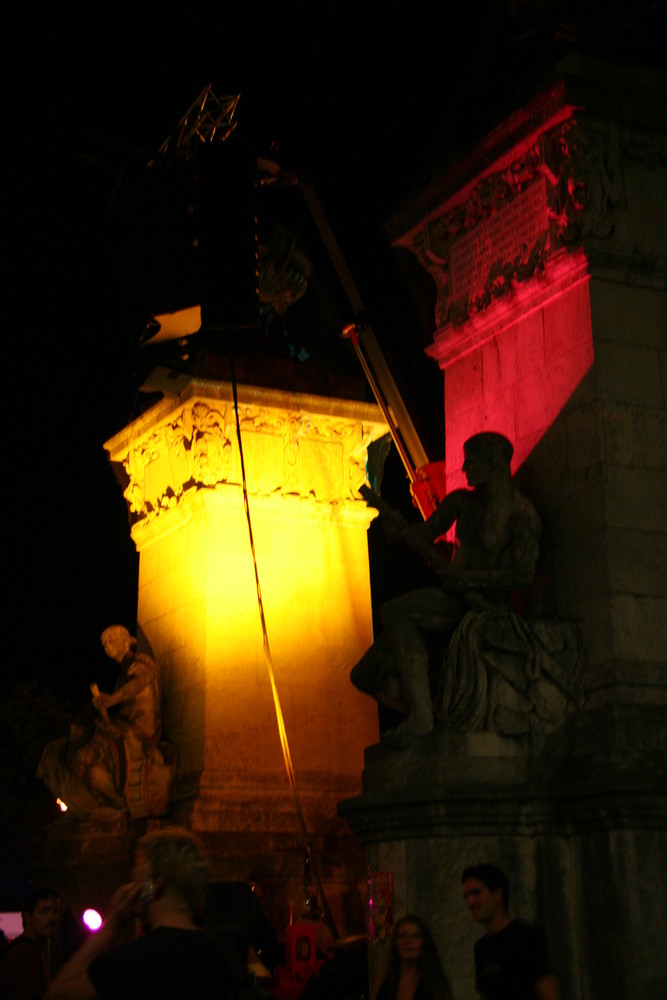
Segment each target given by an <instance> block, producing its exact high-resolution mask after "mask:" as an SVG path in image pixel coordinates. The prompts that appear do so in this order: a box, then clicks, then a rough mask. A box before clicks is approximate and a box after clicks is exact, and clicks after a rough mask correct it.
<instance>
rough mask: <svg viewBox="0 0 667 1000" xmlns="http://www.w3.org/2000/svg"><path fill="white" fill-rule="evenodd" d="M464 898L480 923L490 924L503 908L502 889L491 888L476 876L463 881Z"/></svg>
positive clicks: (471, 912)
mask: <svg viewBox="0 0 667 1000" xmlns="http://www.w3.org/2000/svg"><path fill="white" fill-rule="evenodd" d="M463 898H464V899H465V901H466V906H467V907H468V910H469V911H470V915H471V916H472V918H473V920H475V921H476V922H477V923H478V924H490V923H491V921H492V920H493V918H494V917H495V916H496V914H497V913H498V911H499V910H502V909H503V894H502V890H501V889H489V887H488V886H486V885H484V883H483V882H480V881H479V880H478V879H476V878H469V879H466V881H465V882H464V883H463Z"/></svg>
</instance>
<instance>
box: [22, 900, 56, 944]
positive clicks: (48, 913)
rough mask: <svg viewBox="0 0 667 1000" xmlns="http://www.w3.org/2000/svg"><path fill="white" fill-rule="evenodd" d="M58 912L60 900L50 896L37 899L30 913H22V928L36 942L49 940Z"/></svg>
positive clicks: (40, 942)
mask: <svg viewBox="0 0 667 1000" xmlns="http://www.w3.org/2000/svg"><path fill="white" fill-rule="evenodd" d="M59 913H60V901H59V900H58V899H57V898H56V897H55V896H52V897H50V898H48V899H38V900H37V905H36V906H35V909H34V910H33V911H32V913H24V914H23V930H24V932H25V933H26V934H27V936H28V937H30V938H32V940H33V941H37V943H38V944H44V943H45V942H46V941H48V940H49V938H50V937H51V935H52V934H53V932H54V930H55V929H56V923H57V920H58V915H59Z"/></svg>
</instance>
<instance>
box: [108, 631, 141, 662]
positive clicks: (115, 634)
mask: <svg viewBox="0 0 667 1000" xmlns="http://www.w3.org/2000/svg"><path fill="white" fill-rule="evenodd" d="M100 638H101V640H102V645H103V646H104V652H105V653H106V654H107V656H108V657H109V658H110V659H111V660H115V661H116V663H122V662H123V660H124V659H125V657H126V656H127V655H128V653H130V652H131V651H132V650H133V649H134V647H135V645H136V639H135V638H134V637H133V636H131V635H130V633H129V632H128V630H127V629H126V628H125V626H124V625H110V626H109V628H105V630H104V632H102V635H101V637H100Z"/></svg>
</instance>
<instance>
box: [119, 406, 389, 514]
mask: <svg viewBox="0 0 667 1000" xmlns="http://www.w3.org/2000/svg"><path fill="white" fill-rule="evenodd" d="M239 423H240V426H241V433H242V434H243V433H244V432H252V433H253V434H256V435H260V436H263V437H265V438H266V441H267V444H268V445H269V454H271V455H273V456H274V457H273V458H272V459H271V460H270V464H271V463H272V464H271V468H270V470H269V469H261V470H260V473H259V479H258V482H257V488H258V490H259V492H269V493H271V492H275V491H276V490H280V491H281V492H282V493H284V494H291V495H298V496H311V495H312V494H313V491H312V488H311V480H312V478H313V470H312V469H310V467H309V465H308V463H309V462H310V461H312V458H308V459H304V455H303V448H302V443H303V442H304V441H312V442H314V443H317V444H320V445H321V444H322V443H327V444H332V445H337V446H340V447H341V448H342V454H343V470H346V471H344V480H343V482H342V483H341V484H340V486H341V488H342V489H344V491H345V499H356V496H357V489H358V487H359V485H360V484H361V483H363V482H364V480H365V461H366V451H367V448H368V445H369V443H370V442H371V441H372V440H373V439H374V437H375V436H378V434H381V433H382V429H380V428H379V427H378V426H376V425H373V424H368V425H367V426H365V427H362V428H361V435H360V428H359V423H358V421H356V420H345V419H340V418H337V417H335V416H328V415H322V414H309V413H306V412H304V411H300V412H297V413H293V412H289V411H286V410H283V411H280V410H274V409H271V408H268V407H264V406H257V405H243V406H242V407H241V406H240V407H239ZM236 434H237V430H236V418H235V414H234V412H233V409H232V407H226V406H225V405H218V407H217V408H213V407H211V406H209V405H208V403H206V402H203V401H201V400H198V401H195V402H194V403H193V404H192V406H190V407H188V406H185V407H184V408H183V409H182V410H181V411H180V412H179V413H178V414H177V415H176V416H175V417H173V418H172V419H170V420H169V421H168V422H166V423H164V424H162V425H160V426H159V427H157V428H155V429H154V430H152V431H151V432H150V433H148V434H147V435H145V436H144V437H138V438H137V439H136V440H135V441H133V443H132V444H131V446H130V447H129V449H128V451H127V453H126V455H125V456H124V458H122V459H121V462H122V466H123V469H124V471H125V474H126V476H127V480H128V482H127V485H126V487H125V490H124V495H125V498H126V500H127V502H128V505H129V508H130V512H131V513H132V514H133V515H134V519H135V520H152V519H153V518H155V517H157V516H158V515H159V514H160V512H161V511H163V510H168V509H169V508H171V507H174V506H175V505H177V504H178V503H179V502H180V500H181V499H182V497H183V496H184V494H185V493H186V492H189V491H190V490H192V489H195V490H196V489H204V488H211V487H215V486H217V485H219V484H223V483H228V482H231V481H232V477H238V475H239V469H238V463H235V462H234V451H235V448H236V447H237V441H236ZM275 441H277V442H278V443H279V450H278V454H279V458H278V459H277V461H278V465H279V467H278V468H277V469H276V468H275V464H276V458H275V451H272V450H271V449H272V448H273V442H275ZM336 468H340V466H339V465H338V464H336ZM336 475H339V473H336Z"/></svg>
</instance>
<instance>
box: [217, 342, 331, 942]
mask: <svg viewBox="0 0 667 1000" xmlns="http://www.w3.org/2000/svg"><path fill="white" fill-rule="evenodd" d="M230 366H231V376H232V392H233V396H234V412H235V414H236V437H237V440H238V445H239V456H240V459H241V481H242V485H243V506H244V508H245V514H246V520H247V522H248V536H249V539H250V550H251V552H252V561H253V567H254V570H255V588H256V590H257V604H258V608H259V618H260V622H261V625H262V637H263V642H264V656H265V659H266V668H267V672H268V675H269V682H270V684H271V691H272V693H273V704H274V707H275V710H276V721H277V723H278V735H279V736H280V746H281V747H282V751H283V758H284V761H285V770H286V771H287V778H288V780H289V783H290V788H291V790H292V796H293V798H294V805H295V808H296V814H297V818H298V820H299V826H300V827H301V835H302V837H303V842H304V846H305V849H306V856H307V858H308V861H309V863H310V869H311V871H312V873H313V876H314V878H315V883H316V885H317V889H318V892H319V895H320V899H321V900H322V908H323V910H324V919H325V921H326V924H327V926H328V928H329V930H330V931H331V934H332V935H333V938H334V940H338V938H339V934H338V930H337V928H336V924H335V922H334V919H333V916H332V914H331V910H330V909H329V904H328V902H327V898H326V896H325V894H324V888H323V886H322V883H321V881H320V876H319V872H318V869H317V865H316V863H315V858H314V855H313V849H312V846H311V843H310V837H309V836H308V829H307V827H306V821H305V818H304V815H303V809H302V808H301V799H300V798H299V791H298V789H297V785H296V775H295V773H294V766H293V764H292V755H291V753H290V748H289V743H288V740H287V730H286V729H285V719H284V717H283V710H282V707H281V704H280V696H279V694H278V688H277V686H276V678H275V673H274V670H273V659H272V656H271V648H270V646H269V636H268V632H267V629H266V619H265V617H264V602H263V601H262V589H261V586H260V583H259V571H258V568H257V554H256V552H255V541H254V537H253V532H252V521H251V519H250V507H249V505H248V486H247V482H246V475H245V463H244V460H243V445H242V443H241V422H240V418H239V404H238V396H237V387H236V376H235V374H234V362H233V359H232V358H231V357H230Z"/></svg>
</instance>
